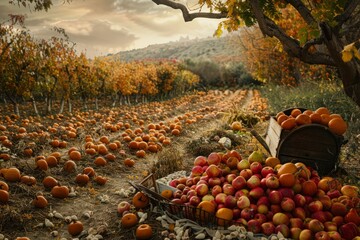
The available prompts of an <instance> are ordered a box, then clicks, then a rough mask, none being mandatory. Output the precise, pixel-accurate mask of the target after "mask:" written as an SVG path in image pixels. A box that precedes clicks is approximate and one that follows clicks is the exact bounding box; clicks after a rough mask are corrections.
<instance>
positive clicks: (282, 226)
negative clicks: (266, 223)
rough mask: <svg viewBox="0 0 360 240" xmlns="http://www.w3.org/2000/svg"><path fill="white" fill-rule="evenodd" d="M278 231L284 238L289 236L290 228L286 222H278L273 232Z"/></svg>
mask: <svg viewBox="0 0 360 240" xmlns="http://www.w3.org/2000/svg"><path fill="white" fill-rule="evenodd" d="M278 232H280V233H281V234H282V235H283V236H284V237H285V238H287V237H289V236H290V229H289V227H288V226H287V225H286V224H279V225H277V226H276V227H275V233H278Z"/></svg>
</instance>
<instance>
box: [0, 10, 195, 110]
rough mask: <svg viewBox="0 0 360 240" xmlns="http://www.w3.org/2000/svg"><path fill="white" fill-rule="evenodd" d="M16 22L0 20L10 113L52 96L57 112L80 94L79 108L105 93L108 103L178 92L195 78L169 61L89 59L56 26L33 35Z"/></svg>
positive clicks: (49, 102)
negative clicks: (45, 35)
mask: <svg viewBox="0 0 360 240" xmlns="http://www.w3.org/2000/svg"><path fill="white" fill-rule="evenodd" d="M22 23H23V18H22V17H19V16H12V18H11V21H10V23H8V22H5V23H2V24H0V88H1V89H2V91H1V92H0V97H1V99H2V100H3V101H4V102H5V103H7V102H10V103H11V104H12V105H13V106H14V112H15V113H16V114H19V103H21V102H23V101H32V103H33V107H34V111H35V113H36V114H39V111H38V107H37V102H44V103H46V113H51V112H52V110H53V108H52V106H53V102H55V101H57V102H60V110H59V112H60V113H61V112H63V111H64V106H65V103H67V104H68V111H69V112H71V111H72V101H73V100H81V101H82V102H83V107H84V108H87V102H88V101H90V100H91V101H94V102H95V106H96V108H97V107H98V104H97V103H98V101H97V99H99V98H104V97H111V99H112V100H113V105H116V104H117V103H119V102H121V103H130V102H131V101H136V102H138V101H145V100H146V99H148V98H153V99H154V98H159V97H164V96H166V95H169V94H182V93H184V92H185V91H187V90H190V89H191V88H193V87H194V86H195V85H196V84H197V83H198V82H199V77H198V76H197V75H195V74H193V73H191V72H190V71H188V70H185V69H183V68H182V67H181V66H180V65H179V64H178V63H177V62H175V61H160V62H151V61H147V62H132V63H125V62H120V61H113V60H112V59H111V58H106V57H102V58H95V59H94V60H89V59H88V58H86V56H85V54H83V53H81V54H79V55H78V54H77V53H76V52H75V49H74V44H73V43H72V42H70V41H69V39H68V37H67V35H66V33H65V32H64V31H63V30H62V29H55V31H56V32H57V33H58V34H57V35H59V36H60V37H52V38H51V39H49V40H45V39H42V40H36V39H34V38H33V37H32V36H31V35H30V33H29V32H28V31H26V29H25V28H24V27H23V25H22ZM19 26H22V28H19Z"/></svg>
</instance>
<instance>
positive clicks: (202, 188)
mask: <svg viewBox="0 0 360 240" xmlns="http://www.w3.org/2000/svg"><path fill="white" fill-rule="evenodd" d="M195 191H196V193H197V195H198V196H205V195H206V194H208V192H209V187H208V186H207V185H206V184H203V183H201V184H198V185H196V187H195Z"/></svg>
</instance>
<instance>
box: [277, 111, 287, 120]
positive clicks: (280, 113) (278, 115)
mask: <svg viewBox="0 0 360 240" xmlns="http://www.w3.org/2000/svg"><path fill="white" fill-rule="evenodd" d="M281 115H285V113H284V112H278V113H277V114H276V116H275V118H276V119H278V118H279V117H280V116H281Z"/></svg>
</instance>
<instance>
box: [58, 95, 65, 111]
mask: <svg viewBox="0 0 360 240" xmlns="http://www.w3.org/2000/svg"><path fill="white" fill-rule="evenodd" d="M64 105H65V99H64V97H62V98H61V101H60V110H59V114H61V113H63V112H64Z"/></svg>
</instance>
